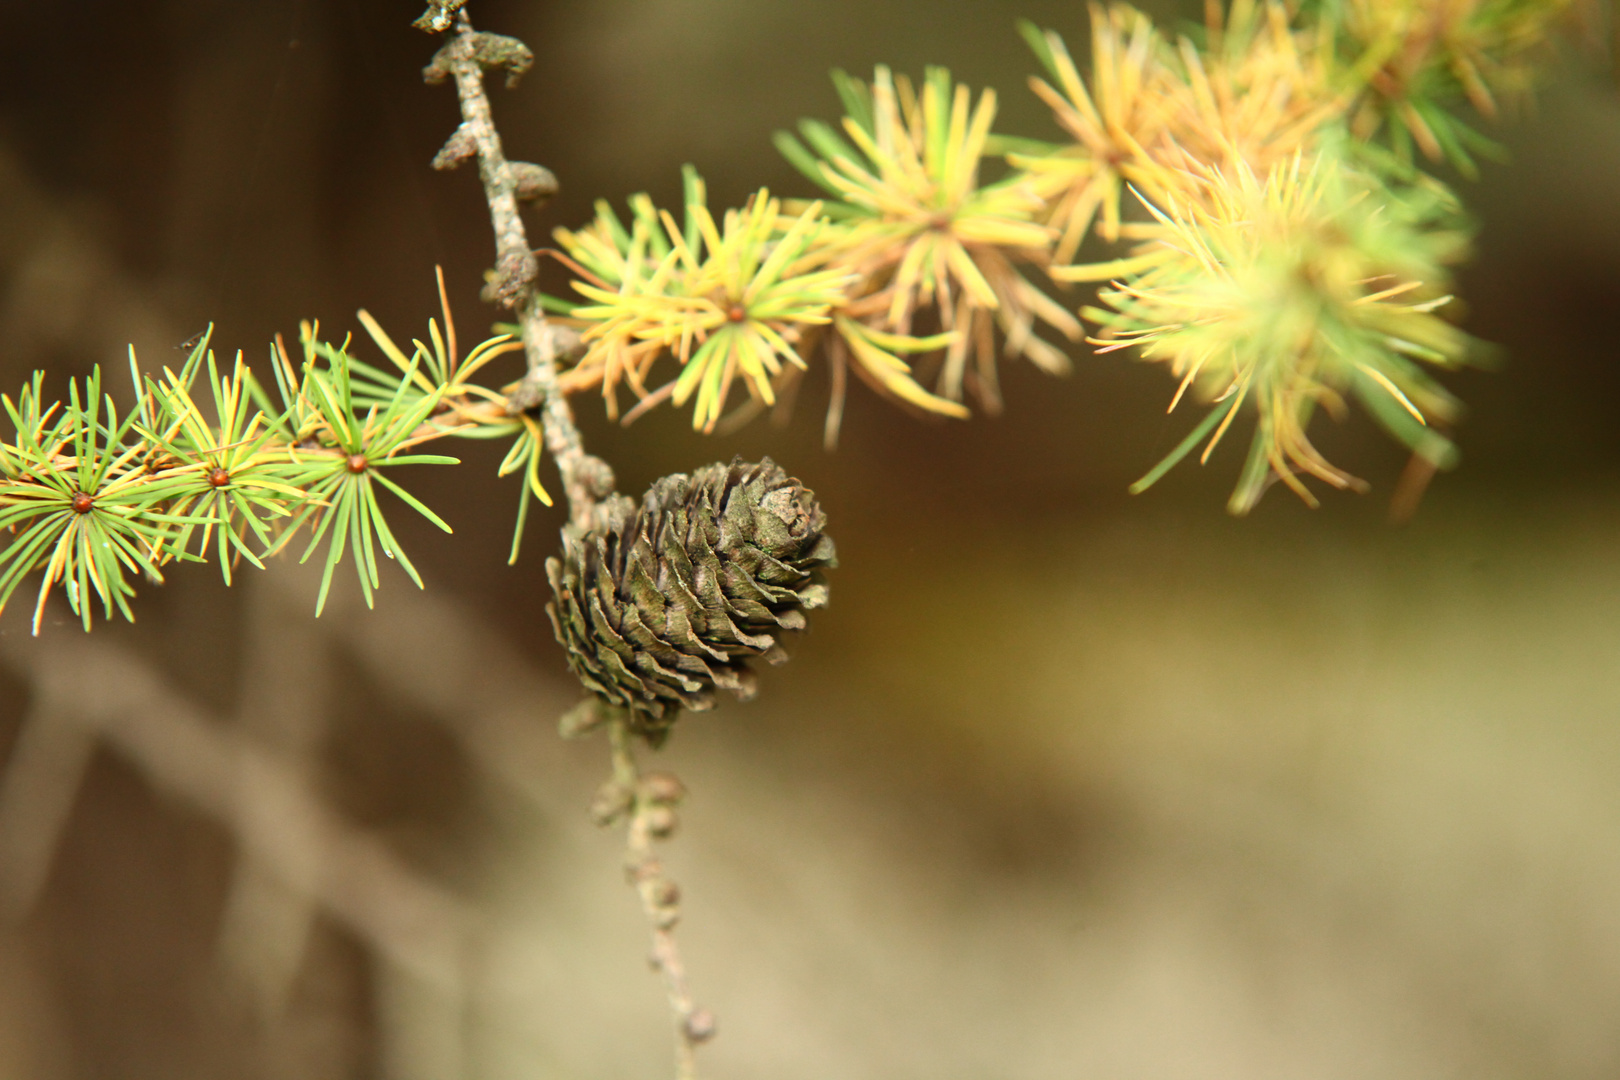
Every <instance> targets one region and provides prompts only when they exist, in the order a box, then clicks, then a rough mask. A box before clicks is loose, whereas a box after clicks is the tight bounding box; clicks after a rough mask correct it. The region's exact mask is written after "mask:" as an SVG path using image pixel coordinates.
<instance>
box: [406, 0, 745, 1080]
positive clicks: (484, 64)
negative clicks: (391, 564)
mask: <svg viewBox="0 0 1620 1080" xmlns="http://www.w3.org/2000/svg"><path fill="white" fill-rule="evenodd" d="M442 7H443V5H441V9H442ZM432 10H433V9H430V14H431V12H432ZM455 20H456V29H455V33H454V36H453V37H452V38H451V39H450V40H449V41H448V42H447V43H446V44H445V45H444V47H443V48H441V49H440V50H439V52H438V53H437V54H436V55H435V56H434V58H433V62H432V63H431V64H429V65H428V67H427V68H426V69H425V70H424V71H423V77H424V78H425V79H426V80H427V81H428V82H430V83H439V82H444V81H446V80H450V79H453V80H454V82H455V86H456V96H457V98H459V99H460V101H461V117H462V120H461V125H460V126H459V127H458V128H456V130H455V132H454V133H453V134H452V135H451V136H450V138H449V140H448V141H447V142H446V143H445V144H444V147H443V149H441V150H440V151H439V153H438V155H437V156H436V157H435V158H434V160H433V166H434V168H436V169H448V168H454V167H456V166H457V165H459V164H461V163H462V162H463V161H467V160H469V159H470V158H473V157H476V158H477V159H478V173H479V177H480V179H481V180H482V181H483V185H484V196H485V199H486V200H487V201H488V203H489V217H490V224H491V226H492V227H493V229H494V231H495V269H494V271H493V272H492V273H491V274H490V275H489V281H488V284H486V285H485V287H484V298H485V299H486V300H488V301H490V302H493V303H499V304H502V305H504V306H506V307H509V308H511V309H512V310H513V311H514V312H515V313H516V314H517V317H518V322H519V325H520V326H521V327H522V338H523V348H524V354H525V356H526V358H527V360H528V374H527V375H526V376H525V377H524V379H523V381H522V382H521V383H520V384H518V386H517V388H516V389H515V390H514V391H513V392H512V394H511V396H510V397H509V399H508V401H507V409H508V411H509V412H511V413H519V412H524V411H527V410H529V409H532V408H535V407H538V408H539V409H540V418H541V425H542V427H543V428H544V430H545V438H546V449H547V451H549V452H550V454H551V456H552V458H553V459H554V460H555V461H556V462H557V470H558V472H559V473H560V474H561V476H562V481H563V489H564V492H565V494H566V495H567V498H568V507H569V531H570V532H572V533H573V534H574V535H575V536H576V537H580V536H583V534H584V533H586V532H588V531H590V530H591V529H593V528H596V527H598V526H599V525H601V524H604V523H603V522H602V519H601V513H600V506H601V503H602V501H603V500H604V499H606V498H607V497H608V496H609V495H611V494H612V493H613V488H614V479H613V470H612V469H611V468H610V467H609V466H608V464H607V462H605V461H603V460H602V459H601V458H598V457H595V456H593V455H591V454H588V453H586V452H585V447H584V443H583V440H582V439H581V438H580V434H579V428H578V427H577V426H576V425H575V423H574V414H573V410H572V409H571V408H570V407H569V405H568V399H567V397H566V395H565V394H564V393H563V389H562V386H561V384H560V383H559V380H558V375H557V360H558V358H559V356H560V355H562V354H563V353H564V352H566V351H567V349H569V348H570V347H572V345H573V344H577V341H578V338H577V335H573V332H572V331H569V330H566V328H563V327H559V326H556V325H554V324H552V323H550V322H548V321H547V320H546V317H545V312H544V311H543V309H542V308H541V306H540V302H539V295H538V292H537V290H536V287H535V283H536V281H537V280H538V278H539V264H538V261H537V260H536V259H535V256H534V252H533V250H532V249H531V248H530V246H529V240H528V234H527V233H526V231H525V230H524V227H523V218H522V216H521V215H520V213H519V209H518V204H519V202H520V201H522V200H523V199H524V198H525V197H529V198H532V197H534V196H536V195H539V196H544V195H549V194H550V193H551V192H552V191H555V189H556V182H555V180H554V179H552V178H551V174H550V173H549V172H547V171H546V170H544V169H542V168H540V167H539V166H536V165H530V164H527V163H524V162H511V161H508V160H507V158H506V154H505V151H504V150H503V148H502V146H501V138H500V134H499V132H497V131H496V129H495V121H494V118H493V116H492V115H491V112H490V106H489V96H488V94H487V93H486V92H485V88H484V76H485V73H486V70H488V69H504V70H505V71H506V73H507V79H506V82H507V86H509V87H510V86H511V85H512V84H513V83H514V82H515V81H516V80H517V79H518V78H519V77H521V76H522V74H523V73H524V72H525V71H527V70H528V68H529V66H530V65H531V64H532V63H533V62H534V54H533V53H531V52H530V51H529V49H528V47H527V46H525V45H524V44H523V43H522V42H520V41H518V40H517V39H515V38H509V37H502V36H500V35H498V34H486V33H480V32H478V31H476V30H474V29H473V28H472V23H471V21H470V20H469V19H468V18H467V13H466V11H465V9H463V10H460V11H458V12H457V13H456V16H455ZM607 719H608V737H609V741H610V744H611V747H612V757H613V779H611V780H609V781H608V783H607V784H606V785H604V787H603V789H602V793H601V795H600V796H599V797H598V800H597V805H596V806H595V807H593V812H594V813H595V815H596V817H597V820H598V821H600V822H602V823H603V824H611V823H613V822H615V821H618V820H619V819H620V818H621V817H622V818H623V819H624V820H625V856H624V858H625V872H626V874H627V876H628V877H629V879H630V883H631V884H632V885H633V886H634V887H635V890H636V895H637V897H638V898H639V899H640V901H641V909H642V912H643V913H644V914H645V915H646V917H647V922H648V925H649V926H650V928H651V932H652V955H651V961H652V964H653V966H654V967H655V968H656V969H657V970H658V972H659V973H660V974H661V975H662V976H663V980H664V989H665V992H666V994H667V995H668V998H669V1008H670V1013H671V1015H672V1017H673V1018H674V1021H675V1061H676V1077H677V1080H697V1060H696V1050H697V1046H698V1044H699V1043H701V1042H703V1041H705V1040H707V1039H709V1038H711V1037H712V1036H713V1035H714V1031H715V1020H714V1015H713V1014H712V1013H710V1012H709V1011H708V1010H707V1009H703V1008H699V1007H698V1006H697V1005H696V1004H695V1003H694V1002H693V1000H692V993H691V990H690V988H689V987H688V985H687V980H686V967H685V964H684V963H683V962H682V961H681V954H680V950H679V948H677V946H676V943H675V934H674V929H675V924H676V922H677V921H678V920H679V918H680V907H679V903H680V891H679V889H678V888H677V887H676V885H675V883H674V882H673V881H672V880H670V878H669V876H668V875H667V874H665V872H664V867H663V862H662V861H661V860H660V859H659V858H658V856H657V855H656V854H654V852H653V841H654V840H657V839H662V838H664V837H667V836H669V835H670V833H671V832H673V831H674V827H675V811H674V803H675V802H677V801H678V800H679V798H680V795H681V787H680V782H679V781H677V780H676V779H675V778H674V777H672V776H669V775H667V774H661V773H654V774H651V775H648V776H643V775H641V772H640V770H639V767H638V766H637V764H636V758H635V752H634V750H633V749H632V748H631V739H632V733H631V731H630V727H629V724H628V722H627V720H626V718H625V717H624V716H623V715H622V714H617V715H613V716H610V717H608V718H607Z"/></svg>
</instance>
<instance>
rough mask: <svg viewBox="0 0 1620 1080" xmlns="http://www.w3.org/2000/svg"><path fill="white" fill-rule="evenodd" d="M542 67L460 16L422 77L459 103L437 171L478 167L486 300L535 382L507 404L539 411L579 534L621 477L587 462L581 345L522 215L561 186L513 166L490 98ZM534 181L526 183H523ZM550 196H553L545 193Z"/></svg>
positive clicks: (513, 43) (512, 41)
mask: <svg viewBox="0 0 1620 1080" xmlns="http://www.w3.org/2000/svg"><path fill="white" fill-rule="evenodd" d="M533 63H534V54H533V53H532V52H530V51H529V48H528V46H526V45H524V44H523V43H522V42H520V41H518V40H517V39H516V38H510V37H503V36H501V35H499V34H486V33H480V32H479V31H476V30H474V29H473V28H472V21H471V20H470V19H468V17H467V12H466V10H465V9H462V10H460V11H458V12H457V13H456V29H455V34H454V36H453V37H452V38H451V39H450V40H449V41H448V42H447V43H446V44H445V45H444V47H443V48H441V49H440V50H439V52H438V53H437V54H436V55H435V56H434V58H433V61H432V63H430V64H429V65H428V66H427V68H426V69H424V70H423V72H422V76H423V78H424V79H426V80H427V82H429V83H434V84H437V83H440V82H443V81H445V80H446V79H447V78H451V79H454V80H455V85H456V97H457V98H458V99H459V100H460V102H461V116H462V121H461V126H460V127H458V128H457V129H456V130H455V133H454V134H452V135H451V137H450V139H449V141H448V142H446V143H445V146H444V148H443V149H442V150H440V151H439V154H438V156H437V157H435V158H434V161H433V165H434V167H435V168H439V169H447V168H454V167H455V166H457V165H459V164H460V163H461V162H463V161H465V160H467V159H468V158H470V157H474V156H476V157H477V158H478V174H479V179H480V180H482V181H483V185H484V198H485V200H486V201H487V202H488V203H489V217H490V225H491V226H492V227H493V229H494V231H495V269H494V271H493V272H492V273H491V274H490V279H489V282H488V284H486V285H485V287H484V293H483V295H484V299H486V300H489V301H492V302H495V303H499V304H501V305H502V306H504V307H508V308H511V309H512V310H513V311H514V312H515V313H516V314H517V316H518V324H519V326H520V328H521V335H520V336H521V339H522V341H523V350H524V356H525V358H526V360H527V361H528V374H527V375H525V376H524V378H523V381H522V382H520V383H519V384H518V385H517V388H516V389H515V390H513V391H512V393H511V395H510V396H509V398H508V400H507V410H508V412H510V413H512V414H513V415H517V414H519V413H524V412H527V411H528V410H530V409H533V408H536V407H538V408H539V409H540V416H541V423H542V426H543V428H544V430H545V439H546V449H547V450H548V451H550V453H551V456H552V459H553V460H554V461H556V463H557V471H558V472H559V473H560V474H561V476H562V481H563V491H564V493H565V494H566V495H567V498H568V508H569V523H570V525H572V526H573V527H574V528H575V529H578V530H579V531H581V532H586V531H589V530H590V529H591V528H593V527H594V526H595V525H596V524H597V523H598V521H597V512H596V507H597V503H598V502H599V501H600V500H601V499H602V498H604V497H606V496H607V495H609V494H611V493H612V492H613V487H614V479H613V470H612V469H611V468H610V467H609V466H608V464H607V462H605V461H603V460H602V459H601V458H599V457H595V456H593V455H591V454H587V453H586V452H585V446H584V442H583V440H582V439H581V438H580V434H579V428H578V426H577V425H575V423H574V412H573V409H572V408H570V407H569V404H568V399H567V398H566V397H565V396H564V393H563V390H562V388H561V387H560V386H559V384H558V380H557V359H558V357H559V356H561V355H563V354H564V353H566V352H567V351H568V350H569V349H570V348H572V346H573V345H574V344H576V343H577V341H578V337H577V335H576V334H575V333H574V332H573V331H572V330H570V329H568V328H567V327H563V326H559V325H556V324H554V323H551V322H548V321H547V319H546V316H545V312H544V311H543V310H542V309H541V307H540V302H539V294H538V293H537V291H536V289H535V282H536V280H537V279H538V277H539V263H538V261H537V260H536V259H535V257H534V252H533V251H532V250H531V248H530V246H529V239H528V233H527V232H526V230H525V229H524V226H523V218H522V216H521V214H520V213H519V211H518V202H519V199H520V197H521V196H524V195H528V196H530V197H541V196H543V195H546V194H549V193H550V191H555V189H556V185H555V181H554V180H553V181H551V182H550V184H549V185H547V184H546V183H545V181H544V179H541V180H540V181H539V182H538V183H537V182H535V180H534V176H535V175H536V174H535V170H540V171H539V174H538V175H540V176H541V177H549V173H545V171H544V170H543V169H540V167H539V166H534V165H527V164H526V163H522V162H511V161H508V160H507V158H506V153H505V151H504V150H503V149H502V147H501V136H500V132H499V131H497V130H496V128H495V120H494V117H493V115H492V114H491V111H490V105H489V95H488V94H487V93H485V90H484V69H485V68H486V67H489V68H501V69H504V70H505V71H506V72H507V77H506V84H507V86H508V87H510V86H512V85H514V84H515V83H516V82H517V80H518V79H519V78H521V77H522V75H523V73H524V72H525V71H527V70H528V69H529V67H530V65H532V64H533ZM525 181H528V182H525ZM548 186H549V188H550V191H548V190H547V187H548Z"/></svg>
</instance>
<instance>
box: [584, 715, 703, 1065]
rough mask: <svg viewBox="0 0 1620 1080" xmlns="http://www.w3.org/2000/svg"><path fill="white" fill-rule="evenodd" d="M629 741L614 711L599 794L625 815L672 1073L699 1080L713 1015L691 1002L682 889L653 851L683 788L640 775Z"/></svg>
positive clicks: (627, 852)
mask: <svg viewBox="0 0 1620 1080" xmlns="http://www.w3.org/2000/svg"><path fill="white" fill-rule="evenodd" d="M632 738H633V734H632V732H631V730H630V724H629V719H628V717H627V716H626V715H625V714H624V713H622V712H617V713H615V714H614V715H612V716H610V717H609V719H608V740H609V742H610V744H611V746H612V752H613V779H612V780H610V781H609V782H608V785H607V787H608V789H609V790H605V791H604V793H603V795H604V799H605V800H606V801H608V802H609V804H610V805H612V804H617V806H618V807H620V808H622V809H621V810H620V812H621V813H622V814H623V815H624V821H625V830H624V833H625V844H624V869H625V876H626V877H627V878H628V879H629V881H630V884H631V885H633V886H634V887H635V890H636V895H637V896H638V897H640V899H641V910H642V912H643V914H645V915H646V916H647V923H648V925H649V926H650V927H651V930H652V953H651V955H650V957H649V960H650V962H651V963H652V965H653V967H655V968H656V969H657V970H658V972H659V974H660V975H662V976H663V979H664V991H665V993H666V994H667V995H668V997H669V1011H670V1014H671V1015H672V1016H673V1018H674V1020H675V1075H676V1077H677V1080H697V1053H696V1051H697V1047H698V1044H699V1043H701V1042H704V1041H706V1040H707V1039H710V1038H712V1037H713V1036H714V1032H715V1020H714V1014H713V1013H711V1012H709V1010H707V1009H703V1008H699V1007H698V1006H697V1004H696V1003H695V1002H694V1001H693V1000H692V992H691V989H690V988H689V987H688V985H687V981H686V965H685V964H683V963H682V962H681V952H680V948H679V947H678V946H677V945H676V943H675V924H676V923H677V922H678V921H679V920H680V889H679V888H677V887H676V885H675V882H674V881H673V880H671V879H670V877H669V876H668V875H667V874H666V873H665V872H664V864H663V861H662V860H660V859H659V858H658V856H657V855H656V854H655V853H654V851H653V841H654V840H662V839H665V838H667V837H669V836H670V835H671V834H672V833H673V832H674V831H675V823H676V817H675V810H674V804H675V803H676V802H677V801H679V800H680V798H681V796H682V795H683V794H684V790H683V789H682V787H681V783H680V781H679V780H677V779H676V778H675V777H674V776H671V775H670V774H669V773H649V774H647V775H645V776H643V775H642V774H641V771H640V767H639V766H638V765H637V763H636V755H635V750H634V749H633V748H632V746H631V740H632ZM599 805H600V803H599ZM609 820H610V821H611V820H612V817H609Z"/></svg>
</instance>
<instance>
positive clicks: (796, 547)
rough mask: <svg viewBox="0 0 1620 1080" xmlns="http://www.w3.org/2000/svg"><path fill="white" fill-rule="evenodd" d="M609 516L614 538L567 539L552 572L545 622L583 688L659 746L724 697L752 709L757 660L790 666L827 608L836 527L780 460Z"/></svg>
mask: <svg viewBox="0 0 1620 1080" xmlns="http://www.w3.org/2000/svg"><path fill="white" fill-rule="evenodd" d="M602 510H603V512H604V519H605V520H606V522H607V525H606V527H605V528H604V529H596V530H592V531H591V532H589V533H586V534H584V535H583V536H580V535H578V534H567V533H565V534H564V537H563V556H562V558H561V559H556V558H552V559H547V560H546V576H547V577H548V578H550V579H551V589H552V592H553V593H555V594H556V600H555V601H554V602H553V603H550V604H547V605H546V613H547V614H548V615H550V616H551V623H552V626H553V627H554V628H555V629H556V631H557V640H558V641H560V642H562V645H563V648H564V649H566V650H567V652H568V666H569V668H570V669H571V670H572V671H573V672H574V674H576V675H578V676H579V679H580V682H582V683H584V684H585V686H586V688H587V689H589V690H591V691H592V692H594V693H595V694H596V695H597V696H598V697H599V698H600V699H601V700H602V701H603V702H605V703H606V704H608V705H610V706H615V707H618V708H622V709H626V710H628V711H629V714H630V718H631V723H632V726H633V728H634V729H635V730H636V731H637V732H638V733H640V734H642V735H643V736H645V737H646V738H647V739H648V741H649V742H652V743H653V744H654V745H657V744H658V743H660V742H662V741H663V739H664V737H665V736H666V735H667V734H668V732H669V727H670V725H671V724H673V723H674V722H675V718H676V716H677V715H678V714H679V713H680V710H681V709H693V710H698V709H708V708H712V707H713V705H714V689H715V687H717V686H719V687H724V688H725V689H727V690H730V691H732V692H733V693H735V694H736V695H737V696H738V697H739V698H741V699H743V700H747V699H748V698H751V697H753V695H754V688H755V681H754V673H753V672H752V671H751V670H750V669H749V667H748V661H749V660H750V659H752V658H754V657H763V658H764V659H765V660H766V661H767V662H768V663H772V664H779V663H781V662H782V661H783V660H785V659H787V654H786V653H785V652H783V651H782V648H781V645H780V644H779V641H778V639H779V638H780V637H781V636H782V631H784V630H802V629H803V628H804V613H805V612H806V611H807V610H809V609H811V608H818V607H823V606H825V604H826V603H827V586H826V584H825V583H824V582H823V580H822V575H821V568H823V567H833V566H836V565H838V559H837V555H836V553H835V550H834V547H833V542H832V538H831V537H829V536H827V535H825V534H824V533H823V532H822V531H821V530H822V527H823V525H824V524H825V522H826V516H825V515H824V514H823V513H822V512H821V507H820V506H819V505H818V504H817V503H816V499H815V495H814V493H813V492H811V491H810V490H809V489H807V488H805V487H804V486H803V485H802V484H800V483H799V482H798V481H797V480H794V479H792V478H791V477H789V476H788V475H787V474H786V473H784V472H783V471H782V470H781V469H780V468H778V467H777V466H776V464H775V463H774V462H772V461H771V459H770V458H766V459H765V460H764V461H761V462H760V463H759V464H757V465H752V464H748V463H746V462H744V461H742V460H741V459H734V460H733V461H732V463H731V464H730V465H718V464H716V465H708V466H705V467H704V468H701V469H698V470H697V471H696V472H694V473H693V474H692V475H691V476H687V475H685V474H676V475H674V476H666V477H664V478H663V479H661V480H658V481H657V482H655V483H654V484H653V486H652V488H651V490H649V491H648V492H647V494H646V495H645V496H644V497H643V498H642V500H641V507H640V509H639V510H638V509H637V508H636V505H635V503H633V502H632V501H631V500H629V499H627V498H625V497H624V496H622V495H615V496H613V497H612V498H611V499H609V500H608V501H607V502H606V503H604V504H603V506H602Z"/></svg>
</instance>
